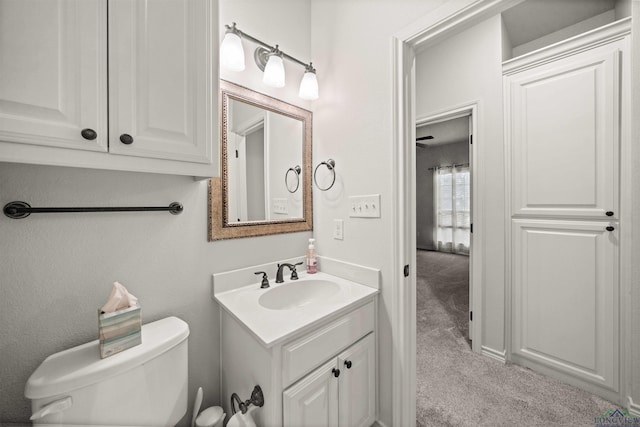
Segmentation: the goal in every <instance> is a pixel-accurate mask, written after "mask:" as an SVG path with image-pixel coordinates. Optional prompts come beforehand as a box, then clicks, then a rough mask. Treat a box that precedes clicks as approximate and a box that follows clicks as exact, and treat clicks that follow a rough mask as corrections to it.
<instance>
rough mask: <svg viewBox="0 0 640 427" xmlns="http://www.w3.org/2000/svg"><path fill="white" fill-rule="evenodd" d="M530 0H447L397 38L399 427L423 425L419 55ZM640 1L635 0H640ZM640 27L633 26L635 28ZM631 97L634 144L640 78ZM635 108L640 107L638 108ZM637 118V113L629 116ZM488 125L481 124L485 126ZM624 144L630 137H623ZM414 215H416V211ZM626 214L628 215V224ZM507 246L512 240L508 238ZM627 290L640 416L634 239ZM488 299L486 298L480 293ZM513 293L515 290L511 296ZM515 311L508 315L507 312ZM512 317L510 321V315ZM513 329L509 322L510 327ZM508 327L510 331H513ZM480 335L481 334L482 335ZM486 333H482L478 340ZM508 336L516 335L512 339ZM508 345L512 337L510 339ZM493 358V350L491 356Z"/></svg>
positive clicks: (395, 359) (629, 174) (627, 167)
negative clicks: (417, 264)
mask: <svg viewBox="0 0 640 427" xmlns="http://www.w3.org/2000/svg"><path fill="white" fill-rule="evenodd" d="M522 1H525V0H456V1H451V2H446V3H444V4H443V5H442V6H440V7H439V8H437V9H435V10H434V11H433V12H431V13H429V14H428V15H426V16H423V17H421V18H419V19H418V20H417V21H415V22H413V23H412V24H410V25H409V26H407V27H405V28H403V29H401V30H400V31H398V32H397V33H396V34H395V35H394V36H393V37H392V88H391V89H392V102H393V104H392V108H393V110H392V135H391V137H392V141H393V148H392V160H391V168H392V174H391V175H392V188H393V190H394V191H393V197H392V202H393V209H392V224H393V225H392V226H393V231H394V233H393V242H392V245H393V250H392V255H391V258H392V259H391V266H392V268H391V273H392V280H391V282H392V283H391V284H392V290H391V293H392V299H391V319H390V321H391V329H392V345H393V347H392V375H393V391H392V396H393V401H392V411H393V414H392V420H393V425H397V426H400V425H401V426H410V427H413V426H415V424H416V378H415V374H416V335H415V329H416V310H415V296H416V276H415V268H413V269H411V267H409V271H408V273H409V274H408V275H406V276H405V275H404V271H405V270H406V269H405V268H404V266H406V265H410V264H411V262H412V261H411V260H412V259H414V260H415V248H416V236H415V229H416V224H415V179H416V177H415V156H416V153H415V150H416V147H415V125H416V117H415V56H416V53H417V52H418V51H420V50H422V49H425V48H427V47H429V46H432V45H434V44H436V43H438V42H440V41H442V40H444V39H445V38H448V37H450V36H452V35H455V34H457V33H459V32H461V31H464V30H466V29H467V28H470V27H471V26H472V25H475V24H477V23H479V22H481V21H482V20H484V19H486V18H488V17H490V16H493V15H495V14H497V13H500V12H501V11H503V10H505V9H507V8H509V7H512V6H514V5H516V4H518V3H521V2H522ZM634 3H635V2H634ZM632 14H633V15H634V17H635V16H637V15H638V14H640V7H639V6H637V5H635V4H634V5H632ZM639 29H640V24H638V23H636V21H634V22H633V24H632V33H634V32H635V31H634V30H639ZM638 46H640V41H639V40H637V39H634V38H633V36H632V40H631V49H630V51H631V52H633V50H634V48H635V47H638ZM638 69H640V56H638V55H636V56H633V55H632V57H631V70H630V71H631V73H630V74H631V75H634V73H635V71H637V70H638ZM630 86H631V87H630V91H628V92H629V93H628V95H627V96H628V99H626V100H625V101H623V102H624V104H625V106H626V107H627V110H626V112H625V117H624V118H623V121H624V122H625V123H630V124H629V125H627V126H626V127H625V129H624V130H623V132H624V135H625V136H624V138H625V139H626V141H631V140H632V139H633V137H634V136H635V135H637V134H640V124H638V123H635V124H632V123H631V122H630V117H631V115H633V114H634V113H635V112H637V111H638V110H639V109H640V83H639V81H638V80H634V79H632V80H631V82H630ZM632 110H633V111H632ZM626 115H629V116H626ZM481 127H482V124H481V123H480V128H481ZM623 141H624V139H623ZM621 149H622V152H621V156H622V158H623V159H624V161H623V162H622V163H621V215H622V216H623V217H624V218H625V223H626V224H627V225H626V227H625V229H626V233H627V235H628V236H631V235H632V234H634V231H635V230H634V228H635V227H634V226H636V225H637V224H638V223H640V214H638V213H635V211H633V210H632V208H633V207H635V206H638V204H639V200H640V197H635V196H634V194H636V193H637V192H638V188H639V186H640V185H639V184H636V183H634V181H633V178H635V177H638V176H639V175H640V172H634V171H633V169H632V167H631V166H632V164H633V162H638V161H640V150H635V149H633V147H632V146H631V144H630V143H629V142H626V143H623V144H622V147H621ZM412 212H413V214H412ZM622 220H623V218H622V217H621V221H622ZM505 244H507V242H505ZM621 251H622V253H621V258H620V286H621V287H620V292H621V294H623V295H627V296H629V298H626V299H625V300H624V301H623V303H622V305H621V318H620V321H621V336H620V338H621V341H622V345H621V348H620V353H621V356H622V357H621V359H622V360H621V370H622V369H624V372H625V374H624V376H622V375H621V384H620V385H621V390H620V392H621V400H625V402H624V403H626V406H627V408H628V409H629V410H630V413H631V414H632V415H634V416H640V402H638V401H636V402H634V400H633V399H632V396H634V395H640V387H638V386H634V379H637V378H640V371H639V369H638V364H636V363H634V362H633V356H634V354H638V353H639V352H640V344H638V343H637V340H634V338H633V336H634V332H637V331H638V327H637V326H635V325H634V324H633V322H632V317H633V316H634V315H635V316H637V314H638V312H639V309H638V308H635V307H640V291H638V290H634V289H633V287H632V286H631V278H632V277H633V276H632V273H633V272H638V271H640V267H635V266H633V263H632V260H633V259H634V258H636V259H637V257H640V243H636V242H632V241H631V238H627V239H624V241H623V242H621ZM477 296H479V297H480V298H482V295H477ZM505 296H507V295H505ZM509 303H510V301H506V300H505V304H506V308H507V309H508V304H509ZM507 314H508V313H505V315H507ZM505 321H506V322H509V321H510V318H506V317H505ZM505 326H508V325H507V324H505ZM506 330H508V328H505V332H506ZM481 337H482V335H480V337H479V338H481ZM477 338H478V337H476V339H477ZM505 338H508V337H506V336H505ZM506 343H507V342H506V341H505V344H506ZM486 355H487V356H491V355H490V354H486Z"/></svg>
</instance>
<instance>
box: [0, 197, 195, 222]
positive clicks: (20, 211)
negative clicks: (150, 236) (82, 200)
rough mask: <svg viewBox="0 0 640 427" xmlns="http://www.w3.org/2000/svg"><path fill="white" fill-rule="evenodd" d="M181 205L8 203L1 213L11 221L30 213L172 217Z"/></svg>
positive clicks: (176, 213) (180, 209) (181, 208)
mask: <svg viewBox="0 0 640 427" xmlns="http://www.w3.org/2000/svg"><path fill="white" fill-rule="evenodd" d="M183 210H184V207H183V206H182V204H181V203H178V202H173V203H171V204H170V205H169V206H124V207H94V208H32V207H31V205H30V204H29V203H27V202H17V201H16V202H10V203H7V204H6V205H4V209H3V212H4V214H5V215H6V216H8V217H9V218H13V219H20V218H26V217H28V216H29V215H31V214H32V213H69V212H144V211H160V212H164V211H169V212H170V213H171V214H173V215H178V214H180V213H182V211H183Z"/></svg>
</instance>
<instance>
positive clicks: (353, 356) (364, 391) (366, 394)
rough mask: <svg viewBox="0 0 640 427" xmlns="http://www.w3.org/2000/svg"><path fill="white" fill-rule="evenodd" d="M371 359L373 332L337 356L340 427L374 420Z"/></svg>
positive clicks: (364, 425)
mask: <svg viewBox="0 0 640 427" xmlns="http://www.w3.org/2000/svg"><path fill="white" fill-rule="evenodd" d="M375 360H376V359H375V339H374V335H373V333H371V334H369V335H367V336H366V337H364V338H363V339H362V340H360V341H359V342H358V343H356V344H354V345H353V346H351V347H350V348H349V349H347V350H346V351H344V352H343V353H342V354H340V356H338V367H339V368H340V371H341V372H342V373H341V375H340V382H339V386H338V396H339V400H340V403H339V405H338V407H339V417H340V423H339V425H340V427H369V426H370V425H372V424H373V422H374V421H375V417H376V413H375V398H376V367H375Z"/></svg>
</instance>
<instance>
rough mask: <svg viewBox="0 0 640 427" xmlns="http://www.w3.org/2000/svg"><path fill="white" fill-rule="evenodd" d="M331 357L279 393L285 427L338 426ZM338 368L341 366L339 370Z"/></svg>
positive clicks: (335, 385) (337, 378) (333, 367)
mask: <svg viewBox="0 0 640 427" xmlns="http://www.w3.org/2000/svg"><path fill="white" fill-rule="evenodd" d="M336 368H337V366H336V359H331V361H330V362H327V363H325V364H324V365H322V366H321V367H320V368H318V369H316V370H315V371H313V372H312V373H310V374H309V375H307V376H306V377H304V378H303V379H301V380H300V381H299V382H297V383H296V384H294V385H292V386H291V387H289V388H288V389H286V390H285V391H284V392H283V399H282V406H283V421H284V426H285V427H336V426H337V425H338V380H339V378H340V377H336V376H335V375H334V373H333V370H334V369H336ZM341 371H342V369H341Z"/></svg>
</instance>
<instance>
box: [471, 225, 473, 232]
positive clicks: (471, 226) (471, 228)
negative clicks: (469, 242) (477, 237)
mask: <svg viewBox="0 0 640 427" xmlns="http://www.w3.org/2000/svg"><path fill="white" fill-rule="evenodd" d="M471 232H472V233H473V223H471Z"/></svg>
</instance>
